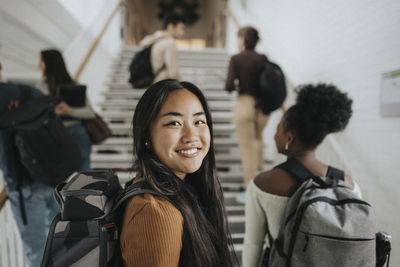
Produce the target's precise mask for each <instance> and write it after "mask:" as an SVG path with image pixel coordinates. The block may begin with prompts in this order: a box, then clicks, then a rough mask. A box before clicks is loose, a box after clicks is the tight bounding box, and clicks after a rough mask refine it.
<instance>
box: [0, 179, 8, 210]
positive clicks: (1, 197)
mask: <svg viewBox="0 0 400 267" xmlns="http://www.w3.org/2000/svg"><path fill="white" fill-rule="evenodd" d="M6 201H7V186H5V185H4V187H3V190H1V193H0V211H1V210H2V209H3V207H4V204H6Z"/></svg>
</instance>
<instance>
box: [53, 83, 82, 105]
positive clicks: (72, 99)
mask: <svg viewBox="0 0 400 267" xmlns="http://www.w3.org/2000/svg"><path fill="white" fill-rule="evenodd" d="M58 96H59V97H60V99H61V101H65V102H66V103H67V104H68V106H71V107H84V106H85V103H86V85H80V84H68V85H60V87H59V89H58Z"/></svg>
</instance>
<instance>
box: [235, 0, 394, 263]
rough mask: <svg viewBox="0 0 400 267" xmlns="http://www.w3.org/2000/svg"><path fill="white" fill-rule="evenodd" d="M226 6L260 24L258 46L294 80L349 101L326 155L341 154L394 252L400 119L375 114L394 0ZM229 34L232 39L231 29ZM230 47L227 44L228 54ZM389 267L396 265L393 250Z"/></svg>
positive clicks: (251, 1)
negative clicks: (326, 87)
mask: <svg viewBox="0 0 400 267" xmlns="http://www.w3.org/2000/svg"><path fill="white" fill-rule="evenodd" d="M242 3H246V8H243V6H242ZM230 5H231V8H232V10H233V12H234V13H235V14H236V15H237V17H238V19H239V21H240V24H241V25H247V24H250V25H253V26H255V27H257V28H258V29H260V31H261V35H262V42H261V43H260V45H259V46H258V50H259V51H262V52H265V53H267V54H268V55H269V56H270V58H271V59H273V60H275V61H277V62H278V63H279V64H280V65H281V66H282V68H283V69H284V71H285V72H286V75H287V77H288V78H289V80H290V81H291V82H292V83H293V84H295V85H298V84H301V83H308V82H319V81H323V82H332V83H334V84H336V85H337V86H339V87H340V88H341V89H342V90H344V91H346V92H348V93H349V95H350V96H351V97H352V98H353V100H354V115H353V118H352V119H351V121H350V124H349V126H348V127H347V129H346V130H345V131H344V132H343V133H340V134H337V135H334V136H332V137H333V140H334V141H335V142H336V143H337V145H338V147H339V153H341V154H340V155H339V154H337V153H336V152H335V153H333V154H334V155H336V156H337V157H340V159H336V160H333V159H332V160H333V161H335V162H340V161H341V160H343V161H344V162H345V164H346V165H347V167H348V169H349V171H350V173H351V175H352V176H353V177H354V178H355V179H356V180H357V181H358V183H359V184H360V186H361V188H362V190H363V194H364V198H365V199H366V200H367V201H369V202H370V203H372V204H373V206H374V207H375V211H376V214H377V217H378V226H379V229H384V230H387V231H389V232H391V233H392V235H393V249H394V250H395V251H396V250H398V249H399V248H400V226H399V221H400V208H399V207H398V206H399V204H398V203H399V202H400V197H399V195H400V194H399V190H400V171H399V164H400V117H391V118H388V117H381V116H380V115H379V98H380V82H381V75H382V73H383V72H387V71H392V70H396V69H400V1H396V0H392V1H388V0H383V1H376V0H353V1H345V0H339V1H328V0H309V1H277V0H247V1H243V0H231V1H230ZM232 29H233V30H232ZM228 35H229V36H228V38H230V40H234V39H235V38H234V36H236V29H235V28H233V27H231V28H230V32H229V33H228ZM235 46H236V45H235V44H232V42H231V43H230V44H229V49H230V50H231V52H235ZM328 145H331V144H328ZM328 147H332V146H328ZM324 149H325V151H326V149H327V146H326V144H325V145H324ZM327 158H329V157H327ZM396 254H397V255H396ZM391 265H393V266H400V256H399V254H398V253H396V252H394V253H393V255H392V259H391Z"/></svg>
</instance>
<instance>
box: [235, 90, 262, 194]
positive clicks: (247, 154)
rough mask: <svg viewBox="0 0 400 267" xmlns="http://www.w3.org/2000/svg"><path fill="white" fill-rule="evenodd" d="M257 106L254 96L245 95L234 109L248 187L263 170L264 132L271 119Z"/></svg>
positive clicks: (238, 99) (241, 96)
mask: <svg viewBox="0 0 400 267" xmlns="http://www.w3.org/2000/svg"><path fill="white" fill-rule="evenodd" d="M255 104H256V101H255V99H254V97H253V96H251V95H246V94H243V95H239V96H238V98H237V99H236V103H235V106H234V108H233V120H234V123H235V128H236V134H237V137H238V141H239V149H240V158H241V160H242V166H243V177H244V184H245V186H246V187H247V185H248V183H249V182H250V181H251V180H252V179H253V178H254V176H255V175H256V171H257V169H258V170H261V169H262V166H263V161H264V157H263V155H264V151H263V148H264V145H263V138H262V132H263V130H264V128H265V126H266V125H267V122H268V118H269V116H268V115H264V114H263V113H262V111H261V110H260V109H256V108H255Z"/></svg>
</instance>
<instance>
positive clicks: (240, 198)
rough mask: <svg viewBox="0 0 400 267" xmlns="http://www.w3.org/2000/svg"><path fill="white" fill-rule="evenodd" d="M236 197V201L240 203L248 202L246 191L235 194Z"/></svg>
mask: <svg viewBox="0 0 400 267" xmlns="http://www.w3.org/2000/svg"><path fill="white" fill-rule="evenodd" d="M235 199H236V201H237V202H239V203H240V204H245V203H246V193H245V192H243V193H240V194H237V195H236V196H235Z"/></svg>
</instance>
